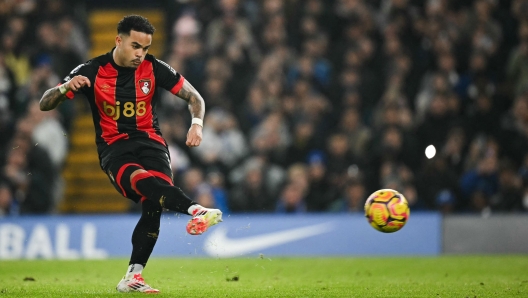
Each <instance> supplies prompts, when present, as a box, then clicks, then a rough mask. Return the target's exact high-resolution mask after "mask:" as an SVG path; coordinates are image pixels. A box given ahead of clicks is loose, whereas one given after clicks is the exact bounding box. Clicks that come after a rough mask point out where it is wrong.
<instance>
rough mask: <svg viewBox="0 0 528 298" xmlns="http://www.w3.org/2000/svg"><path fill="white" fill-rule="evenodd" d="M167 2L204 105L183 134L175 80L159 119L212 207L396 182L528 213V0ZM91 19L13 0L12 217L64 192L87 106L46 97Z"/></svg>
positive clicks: (174, 50)
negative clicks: (195, 140) (53, 108)
mask: <svg viewBox="0 0 528 298" xmlns="http://www.w3.org/2000/svg"><path fill="white" fill-rule="evenodd" d="M211 2H213V3H214V5H212V4H211ZM165 10H166V11H167V20H168V21H169V26H170V35H171V36H170V40H169V42H168V43H167V46H166V53H165V55H164V56H163V57H159V58H161V59H163V60H164V61H166V62H167V63H169V64H170V65H171V66H172V67H173V68H175V69H176V70H177V71H179V72H180V73H182V74H183V75H184V76H185V78H186V79H187V80H189V81H190V82H191V83H192V84H193V85H194V86H195V87H196V88H197V90H198V91H199V92H200V93H201V94H202V95H203V97H204V99H205V101H206V106H207V113H206V118H205V121H204V123H205V127H204V139H203V142H202V144H201V146H200V147H198V148H193V149H190V148H188V147H186V146H185V136H186V133H187V129H188V126H189V123H190V118H189V117H190V115H189V113H188V112H187V111H186V105H185V102H183V101H178V100H175V99H174V97H173V96H171V95H170V94H169V93H165V94H164V96H163V98H162V106H163V108H162V109H159V115H158V116H159V118H160V123H161V127H162V132H163V134H164V137H165V139H166V140H167V142H168V143H169V149H170V151H171V156H172V166H173V170H174V174H175V175H174V176H175V180H176V184H177V185H180V186H181V187H182V188H183V190H184V191H185V192H186V193H188V194H189V195H190V196H191V197H192V198H193V199H195V200H196V201H198V202H199V203H200V204H202V205H203V206H207V207H216V208H220V209H222V210H223V211H224V212H227V213H228V212H283V213H300V212H361V211H362V208H363V203H364V201H365V199H366V197H367V196H368V194H369V193H371V192H373V191H374V190H376V189H380V188H393V189H396V190H399V191H400V192H402V193H403V194H404V195H405V196H406V197H407V199H408V201H409V203H410V206H411V209H412V210H440V211H442V212H444V213H450V212H475V213H477V212H480V213H483V214H488V213H490V212H522V211H527V210H528V0H511V1H498V0H456V1H455V0H426V1H416V0H368V1H367V0H266V1H258V0H216V1H208V0H190V1H168V2H167V4H166V7H165ZM84 26H85V24H83V22H80V21H79V20H78V19H74V18H72V17H71V14H68V13H66V10H65V2H63V1H61V0H47V1H34V0H19V1H0V34H1V40H0V42H1V43H0V141H1V142H0V144H1V148H0V150H1V152H2V153H1V155H0V156H1V157H2V160H1V161H0V164H1V167H0V169H1V175H0V177H1V178H0V215H2V214H10V213H11V214H16V213H48V212H53V211H54V207H53V206H56V205H57V202H58V201H59V200H60V199H61V183H62V182H61V181H62V180H61V178H60V172H61V168H62V167H63V165H64V160H65V156H66V155H67V151H68V144H67V139H66V138H63V137H61V136H63V134H66V133H69V131H70V129H71V123H72V121H73V119H74V117H75V113H76V112H77V111H76V109H75V108H74V105H73V104H72V102H67V103H66V104H63V105H61V109H60V110H59V111H58V112H57V113H49V112H48V113H41V112H40V111H38V106H37V105H36V102H38V99H40V96H41V94H42V92H43V90H46V89H47V88H49V87H50V86H54V85H56V84H57V83H58V82H59V80H60V77H61V76H64V75H66V74H67V73H68V72H69V71H70V70H71V69H73V68H74V67H75V66H76V65H78V64H80V63H82V62H83V61H85V60H87V59H88V58H89V57H87V49H88V48H89V45H88V44H87V40H88V38H87V34H86V30H85V29H84ZM59 37H60V38H59ZM154 42H156V39H155V35H154ZM175 115H177V116H175ZM37 145H38V146H37ZM428 145H433V146H434V147H435V148H436V152H437V154H436V156H434V157H433V158H432V159H427V158H426V157H425V155H424V150H425V148H426V147H427V146H428Z"/></svg>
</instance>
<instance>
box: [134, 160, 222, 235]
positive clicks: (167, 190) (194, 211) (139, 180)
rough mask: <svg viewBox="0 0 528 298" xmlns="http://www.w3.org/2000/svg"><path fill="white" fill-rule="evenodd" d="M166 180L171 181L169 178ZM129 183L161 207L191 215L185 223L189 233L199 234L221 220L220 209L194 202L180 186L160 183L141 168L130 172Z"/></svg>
mask: <svg viewBox="0 0 528 298" xmlns="http://www.w3.org/2000/svg"><path fill="white" fill-rule="evenodd" d="M167 182H169V183H172V181H170V180H169V181H167ZM130 183H131V186H132V189H134V190H135V191H136V192H137V193H138V194H140V195H143V196H145V197H146V198H147V199H149V200H152V201H157V202H159V204H160V205H161V207H163V208H167V209H170V210H173V211H178V212H180V213H188V214H190V215H192V216H193V218H192V219H191V220H190V221H189V223H188V224H187V232H188V233H189V234H191V235H200V234H202V233H203V232H205V231H207V229H208V228H209V227H210V226H213V225H216V224H217V223H219V222H221V221H222V211H220V210H218V209H209V208H205V207H202V206H200V205H198V204H196V202H194V201H192V200H191V199H189V198H188V197H187V196H186V195H185V194H184V193H183V191H182V190H181V189H180V188H178V187H175V186H172V185H165V184H162V183H160V182H159V181H158V180H157V179H156V177H155V176H153V175H152V174H151V173H149V172H147V171H145V170H143V169H137V170H135V171H134V172H132V174H131V176H130Z"/></svg>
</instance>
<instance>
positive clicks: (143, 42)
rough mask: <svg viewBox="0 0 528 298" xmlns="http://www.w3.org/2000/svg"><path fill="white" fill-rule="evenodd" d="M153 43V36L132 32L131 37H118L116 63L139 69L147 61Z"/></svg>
mask: <svg viewBox="0 0 528 298" xmlns="http://www.w3.org/2000/svg"><path fill="white" fill-rule="evenodd" d="M151 43H152V35H151V34H147V33H143V32H138V31H134V30H130V35H126V34H120V35H118V36H117V37H116V49H115V53H116V60H118V61H116V63H117V64H118V65H120V66H124V67H132V68H137V67H138V66H139V65H140V64H141V62H143V60H144V59H145V55H146V54H147V52H148V49H149V48H150V44H151Z"/></svg>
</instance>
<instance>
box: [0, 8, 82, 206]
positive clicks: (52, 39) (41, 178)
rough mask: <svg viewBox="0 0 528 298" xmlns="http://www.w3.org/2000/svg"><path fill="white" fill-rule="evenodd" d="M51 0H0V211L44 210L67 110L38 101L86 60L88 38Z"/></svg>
mask: <svg viewBox="0 0 528 298" xmlns="http://www.w3.org/2000/svg"><path fill="white" fill-rule="evenodd" d="M71 9H72V7H71V6H67V5H66V2H63V1H58V0H42V1H36V0H17V1H9V0H3V1H0V216H2V215H9V214H37V213H52V212H55V211H56V209H57V205H58V203H59V201H60V200H61V199H62V196H63V189H64V182H63V179H62V177H61V170H62V168H63V166H64V161H65V158H66V156H67V154H68V147H69V144H68V138H67V137H65V136H67V135H68V133H69V131H70V129H71V124H72V121H73V119H74V117H75V109H74V104H73V102H72V101H66V102H64V103H63V104H62V105H61V106H60V108H58V109H57V110H54V111H52V112H47V113H43V112H41V111H40V108H39V100H40V98H41V97H42V94H43V93H44V91H46V90H47V89H49V88H51V87H54V86H56V85H57V84H58V83H59V82H60V80H61V77H63V76H65V74H67V73H68V72H69V71H71V69H73V68H75V67H76V66H77V65H79V64H80V63H82V62H83V61H85V60H86V59H87V51H88V49H89V47H88V38H87V35H86V34H85V33H84V32H85V29H83V28H82V26H81V25H82V24H79V23H78V21H76V20H75V18H74V16H73V14H72V12H71Z"/></svg>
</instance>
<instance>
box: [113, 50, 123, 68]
mask: <svg viewBox="0 0 528 298" xmlns="http://www.w3.org/2000/svg"><path fill="white" fill-rule="evenodd" d="M116 51H117V48H115V49H114V51H112V59H114V63H115V64H116V65H117V66H120V67H126V66H125V65H124V64H123V63H121V61H119V59H117V54H116Z"/></svg>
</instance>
